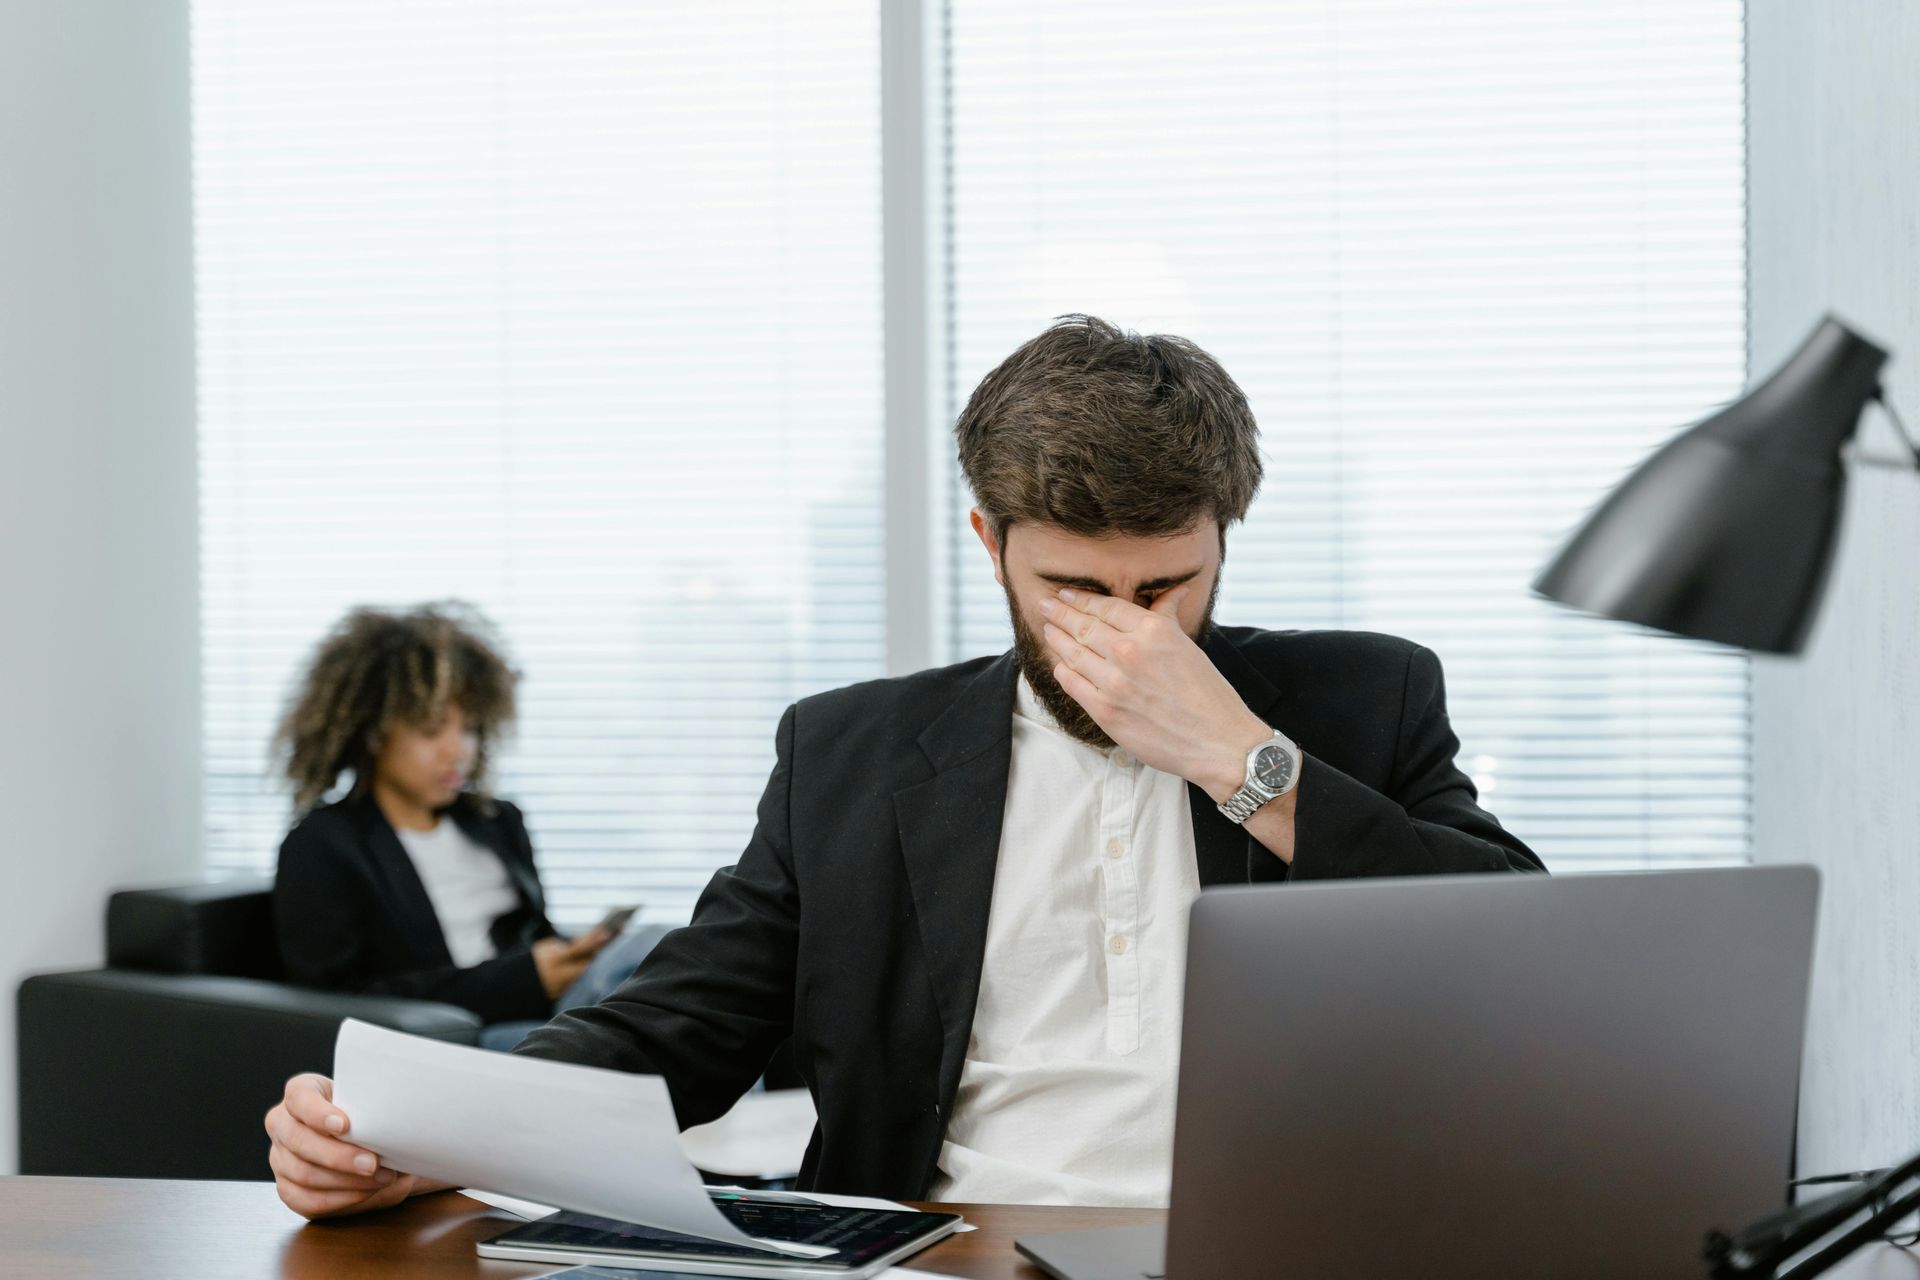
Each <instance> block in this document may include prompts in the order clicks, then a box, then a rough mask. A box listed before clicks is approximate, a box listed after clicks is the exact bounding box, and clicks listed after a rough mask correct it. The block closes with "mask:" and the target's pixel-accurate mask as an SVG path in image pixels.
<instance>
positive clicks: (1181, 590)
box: [1147, 586, 1193, 623]
mask: <svg viewBox="0 0 1920 1280" xmlns="http://www.w3.org/2000/svg"><path fill="white" fill-rule="evenodd" d="M1192 591H1193V588H1192V587H1190V586H1180V587H1175V588H1174V589H1173V590H1171V591H1162V592H1161V593H1160V594H1159V595H1157V596H1155V597H1154V598H1153V607H1152V608H1150V609H1148V610H1147V612H1149V613H1157V614H1159V615H1160V616H1161V617H1163V618H1172V619H1173V620H1174V622H1176V623H1178V622H1179V621H1180V602H1181V601H1183V600H1185V599H1186V598H1187V596H1188V595H1189V594H1190V593H1191V592H1192Z"/></svg>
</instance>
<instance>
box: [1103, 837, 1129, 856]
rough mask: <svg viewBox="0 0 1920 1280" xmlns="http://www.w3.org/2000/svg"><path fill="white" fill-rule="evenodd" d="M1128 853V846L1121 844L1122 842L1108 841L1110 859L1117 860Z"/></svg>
mask: <svg viewBox="0 0 1920 1280" xmlns="http://www.w3.org/2000/svg"><path fill="white" fill-rule="evenodd" d="M1126 851H1127V846H1126V845H1124V844H1122V843H1120V841H1118V840H1109V841H1107V856H1108V857H1109V858H1117V857H1119V856H1120V855H1121V854H1123V853H1125V852H1126Z"/></svg>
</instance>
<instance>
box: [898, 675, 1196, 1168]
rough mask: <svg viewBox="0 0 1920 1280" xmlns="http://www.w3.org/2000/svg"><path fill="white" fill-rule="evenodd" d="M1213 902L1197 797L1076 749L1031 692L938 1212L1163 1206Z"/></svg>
mask: <svg viewBox="0 0 1920 1280" xmlns="http://www.w3.org/2000/svg"><path fill="white" fill-rule="evenodd" d="M1199 893H1200V875H1199V869H1198V866H1197V865H1196V862H1195V857H1194V847H1193V819H1192V814H1191V811H1190V810H1189V808H1188V805H1187V786H1186V783H1185V782H1183V781H1182V780H1181V779H1179V778H1176V777H1174V776H1172V775H1171V774H1165V773H1161V772H1159V771H1157V770H1154V769H1149V768H1146V767H1145V766H1143V765H1142V764H1140V763H1139V761H1137V760H1134V759H1133V758H1132V757H1131V756H1129V755H1128V754H1127V753H1126V752H1124V751H1120V750H1117V749H1116V750H1112V751H1101V750H1099V749H1097V748H1094V747H1090V746H1088V745H1086V744H1085V743H1083V742H1080V741H1079V740H1077V739H1075V738H1072V737H1069V736H1068V735H1067V734H1066V733H1064V732H1063V731H1062V730H1061V729H1060V728H1059V726H1058V725H1057V724H1056V723H1055V721H1054V720H1053V718H1052V717H1051V716H1050V715H1048V714H1047V712H1046V711H1045V710H1044V709H1043V708H1042V707H1041V706H1040V704H1039V701H1038V700H1037V699H1036V698H1035V697H1034V696H1033V691H1032V690H1031V689H1030V688H1028V687H1027V683H1026V681H1025V680H1024V679H1023V680H1021V681H1020V682H1019V686H1018V691H1017V693H1016V695H1015V704H1014V714H1013V759H1012V767H1011V770H1010V772H1009V774H1008V778H1007V800H1006V812H1005V815H1004V817H1003V819H1002V823H1001V829H1000V855H999V862H998V865H997V869H996V871H995V873H994V881H993V905H992V914H991V915H990V916H989V918H988V921H987V945H986V955H985V959H984V963H983V966H982V969H981V975H980V997H979V1001H978V1003H977V1005H976V1006H975V1009H974V1015H973V1034H972V1036H971V1038H970V1039H969V1041H968V1044H967V1057H966V1063H965V1065H964V1066H963V1068H962V1069H961V1073H960V1088H959V1093H958V1094H957V1096H956V1097H955V1100H954V1106H953V1114H952V1116H951V1118H950V1119H949V1121H948V1124H947V1134H946V1141H945V1143H944V1144H943V1145H942V1147H941V1152H940V1162H939V1163H940V1173H939V1175H938V1176H937V1177H936V1178H935V1180H934V1184H933V1187H932V1189H931V1190H929V1191H928V1193H927V1194H928V1198H930V1199H933V1200H958V1201H975V1202H997V1203H1020V1204H1101V1205H1164V1204H1166V1202H1167V1190H1168V1186H1169V1183H1170V1181H1171V1175H1172V1158H1173V1101H1174V1073H1175V1069H1176V1067H1177V1066H1178V1063H1179V1056H1180V1008H1181V996H1182V980H1183V976H1184V972H1185V967H1186V950H1187V910H1188V908H1189V907H1190V906H1191V905H1192V904H1193V900H1194V899H1195V898H1196V897H1198V896H1199Z"/></svg>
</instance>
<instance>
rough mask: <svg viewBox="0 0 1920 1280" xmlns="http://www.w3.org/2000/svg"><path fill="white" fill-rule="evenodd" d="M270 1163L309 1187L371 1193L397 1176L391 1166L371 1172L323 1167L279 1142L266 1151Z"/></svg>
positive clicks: (278, 1172)
mask: <svg viewBox="0 0 1920 1280" xmlns="http://www.w3.org/2000/svg"><path fill="white" fill-rule="evenodd" d="M267 1165H268V1167H269V1168H271V1169H272V1170H273V1172H274V1174H275V1175H276V1176H278V1177H281V1178H285V1179H286V1180H287V1181H288V1182H291V1183H294V1184H295V1185H298V1186H302V1187H305V1188H307V1189H308V1190H310V1191H358V1192H359V1193H360V1194H362V1195H370V1194H372V1193H373V1192H375V1191H379V1190H380V1189H381V1188H383V1187H386V1186H389V1185H390V1184H391V1183H392V1182H393V1180H394V1178H395V1177H396V1176H397V1175H396V1174H395V1173H394V1171H393V1170H391V1169H382V1170H380V1171H379V1172H378V1173H375V1174H372V1175H368V1174H362V1173H338V1172H336V1171H334V1170H332V1169H323V1168H321V1167H320V1166H319V1165H317V1164H313V1163H311V1162H309V1161H306V1160H302V1159H301V1158H300V1157H299V1156H297V1155H295V1154H294V1153H293V1152H292V1151H291V1150H289V1149H288V1148H287V1147H285V1146H283V1145H281V1144H280V1143H277V1142H276V1143H275V1144H274V1145H273V1149H272V1150H271V1151H269V1152H268V1153H267Z"/></svg>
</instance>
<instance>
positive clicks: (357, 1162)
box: [266, 1075, 437, 1218]
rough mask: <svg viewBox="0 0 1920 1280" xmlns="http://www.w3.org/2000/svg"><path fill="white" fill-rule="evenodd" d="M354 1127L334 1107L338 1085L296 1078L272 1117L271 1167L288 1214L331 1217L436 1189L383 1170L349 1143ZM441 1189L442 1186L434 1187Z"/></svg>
mask: <svg viewBox="0 0 1920 1280" xmlns="http://www.w3.org/2000/svg"><path fill="white" fill-rule="evenodd" d="M349 1125H350V1122H349V1121H348V1120H347V1113H346V1112H344V1111H342V1110H340V1108H338V1107H336V1106H334V1105H333V1081H331V1080H329V1079H327V1078H326V1077H325V1076H317V1075H303V1076H295V1077H294V1078H293V1079H291V1080H289V1081H287V1089H286V1093H285V1094H284V1095H283V1096H282V1097H281V1099H280V1102H279V1105H277V1106H275V1107H274V1109H273V1110H271V1111H269V1112H267V1119H266V1127H267V1136H268V1137H269V1138H272V1139H273V1149H272V1150H271V1151H270V1152H268V1154H267V1163H268V1164H269V1165H271V1166H272V1168H273V1185H274V1187H275V1188H276V1189H277V1190H278V1191H279V1192H280V1199H281V1200H283V1201H284V1202H285V1203H286V1206H287V1207H288V1208H289V1209H292V1210H293V1211H294V1212H295V1213H297V1214H300V1215H301V1216H302V1217H306V1218H331V1217H335V1216H337V1215H339V1214H345V1213H364V1212H366V1211H367V1210H369V1209H385V1208H387V1207H388V1206H389V1205H396V1204H399V1203H400V1202H401V1201H402V1200H405V1199H406V1198H407V1197H408V1196H410V1195H412V1194H414V1192H416V1191H426V1190H430V1189H432V1187H431V1186H430V1185H429V1184H428V1183H427V1182H426V1181H425V1180H423V1179H421V1178H417V1177H415V1176H414V1175H413V1174H410V1173H398V1172H396V1171H395V1170H392V1169H387V1168H383V1167H382V1166H381V1164H380V1157H378V1156H376V1155H375V1154H374V1153H373V1152H371V1151H369V1150H367V1149H366V1148H365V1147H356V1146H354V1145H353V1144H352V1143H351V1142H348V1141H346V1140H345V1139H344V1137H343V1135H344V1134H346V1133H347V1131H348V1128H349ZM435 1185H437V1184H435Z"/></svg>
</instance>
